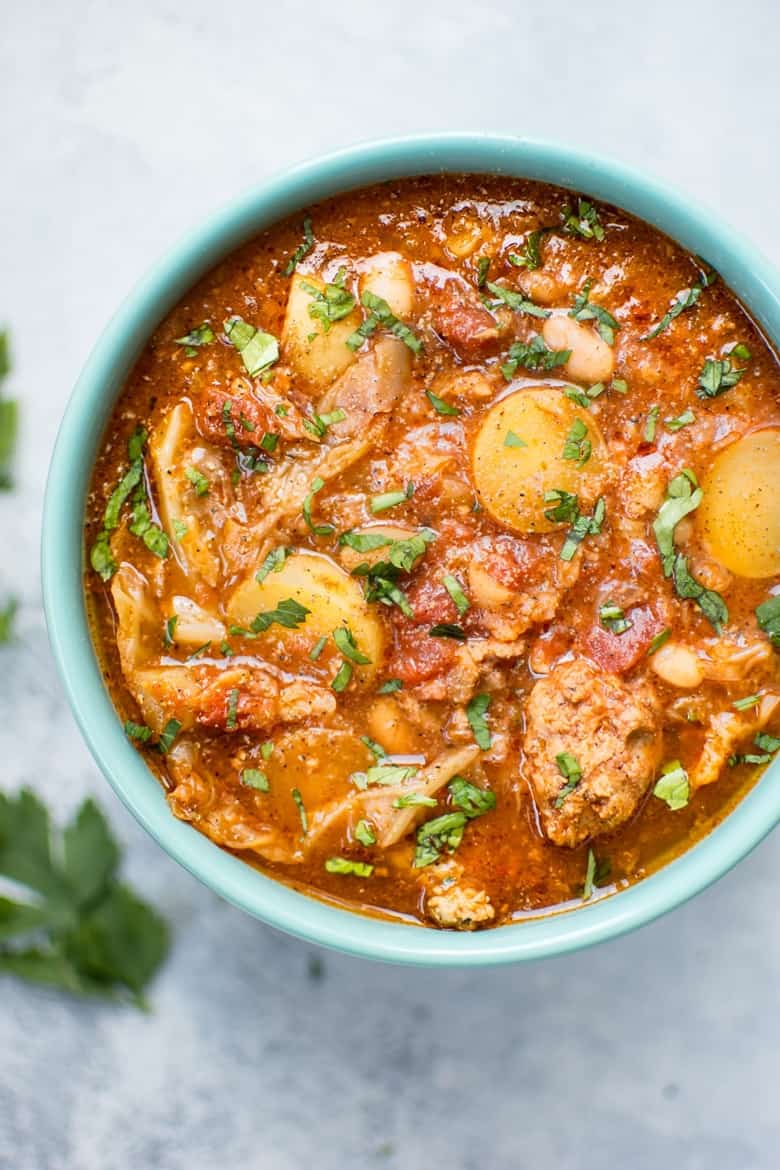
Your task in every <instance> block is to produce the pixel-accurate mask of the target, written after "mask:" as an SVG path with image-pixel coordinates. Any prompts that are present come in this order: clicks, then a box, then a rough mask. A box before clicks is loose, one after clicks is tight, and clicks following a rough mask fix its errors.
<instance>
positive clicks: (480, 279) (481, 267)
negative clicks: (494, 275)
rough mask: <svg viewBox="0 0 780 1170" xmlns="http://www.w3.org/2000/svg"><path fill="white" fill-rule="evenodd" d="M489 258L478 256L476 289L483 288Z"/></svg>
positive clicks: (488, 269) (488, 266)
mask: <svg viewBox="0 0 780 1170" xmlns="http://www.w3.org/2000/svg"><path fill="white" fill-rule="evenodd" d="M490 265H491V258H490V256H480V258H479V260H478V261H477V288H484V285H485V281H486V280H487V274H488V272H489V271H490Z"/></svg>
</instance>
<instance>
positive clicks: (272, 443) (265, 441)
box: [241, 418, 279, 455]
mask: <svg viewBox="0 0 780 1170" xmlns="http://www.w3.org/2000/svg"><path fill="white" fill-rule="evenodd" d="M241 423H242V425H243V426H244V427H246V422H245V420H244V419H243V418H242V419H241ZM250 429H251V430H254V427H251V428H250ZM278 446H279V436H278V435H277V434H275V433H274V432H273V431H266V432H265V434H264V435H263V437H262V439H261V440H260V447H261V448H262V450H263V451H267V452H268V454H269V455H272V454H273V453H274V451H275V450H276V448H277V447H278Z"/></svg>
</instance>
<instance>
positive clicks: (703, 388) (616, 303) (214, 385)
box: [86, 176, 780, 930]
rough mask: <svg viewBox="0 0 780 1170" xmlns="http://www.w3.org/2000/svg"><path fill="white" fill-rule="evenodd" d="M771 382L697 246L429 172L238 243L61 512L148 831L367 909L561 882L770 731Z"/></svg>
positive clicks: (728, 794)
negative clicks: (74, 526) (139, 783)
mask: <svg viewBox="0 0 780 1170" xmlns="http://www.w3.org/2000/svg"><path fill="white" fill-rule="evenodd" d="M779 395H780V377H779V374H778V365H777V359H776V356H775V354H774V353H773V352H772V351H771V349H770V348H769V347H768V345H767V343H766V342H765V340H764V339H763V338H762V336H761V335H760V333H759V332H758V330H757V328H756V326H755V325H754V324H753V322H752V321H751V320H750V318H749V317H748V316H747V315H746V313H745V311H744V309H743V308H742V307H741V305H740V304H739V302H738V301H737V300H736V298H735V297H734V296H733V294H732V293H730V292H729V290H728V289H727V288H725V287H724V286H723V283H722V282H721V281H720V280H719V279H718V277H717V274H716V273H715V272H714V271H713V270H712V269H711V268H710V267H709V266H708V265H707V264H706V262H705V261H703V260H700V259H698V258H695V257H692V256H690V255H687V254H686V253H685V252H684V251H683V250H682V249H681V248H679V247H678V246H677V245H675V244H674V243H672V242H671V241H670V240H669V239H667V238H666V237H665V236H663V235H661V234H659V233H658V232H657V231H656V230H654V229H653V228H651V227H649V226H648V225H647V224H644V223H641V222H639V221H637V220H636V219H633V218H632V217H631V216H629V215H627V214H625V213H623V212H621V211H619V210H617V209H615V208H613V207H608V206H602V205H598V204H596V203H594V202H593V201H591V200H590V199H588V198H586V197H582V196H579V195H575V194H572V193H570V192H566V191H563V190H560V189H557V188H553V187H549V186H542V185H539V184H534V183H530V182H524V181H520V180H514V179H508V178H498V177H483V176H437V177H424V178H417V179H409V180H403V181H399V182H394V183H391V184H386V185H381V186H376V187H373V188H370V189H365V190H361V191H357V192H352V193H348V194H344V195H340V196H338V197H336V198H334V199H331V200H329V201H327V202H324V203H322V204H320V205H318V206H316V207H313V208H311V209H310V210H309V211H308V213H305V214H301V215H296V216H294V217H292V218H290V219H288V220H286V221H285V222H282V223H279V224H277V225H276V226H274V227H272V228H269V229H268V230H267V231H265V232H263V233H262V234H260V235H258V236H257V237H256V238H255V239H253V240H251V241H250V242H249V243H247V244H246V245H244V246H243V247H241V248H240V249H239V250H238V251H236V252H235V253H234V254H233V255H231V256H230V257H228V258H227V259H226V260H225V261H224V263H222V264H221V265H220V266H219V267H217V268H216V269H214V270H213V271H212V272H210V273H209V274H208V275H207V276H206V277H204V279H203V280H202V281H201V282H200V283H199V284H198V285H197V286H196V287H195V288H194V289H193V290H192V291H191V292H190V293H189V294H188V295H187V296H186V297H185V298H184V299H183V300H182V301H181V303H180V304H179V305H178V306H177V307H176V308H175V309H174V310H173V312H172V313H171V314H170V315H169V316H168V317H167V318H166V320H165V321H163V322H162V324H161V325H160V327H159V328H158V329H157V331H156V333H155V334H154V336H153V337H152V338H151V340H150V341H149V343H148V345H147V346H146V348H145V350H144V352H143V353H142V354H141V356H140V358H139V360H138V362H137V365H136V367H135V369H134V370H133V372H132V374H131V376H130V378H129V379H128V381H127V384H126V386H125V387H124V389H123V391H122V394H121V396H120V398H119V400H118V403H117V405H116V407H115V409H114V412H113V415H112V418H111V420H110V424H109V426H108V429H107V432H106V435H105V437H104V440H103V443H102V447H101V450H100V453H99V457H98V460H97V464H96V468H95V472H94V477H93V482H92V490H91V493H90V496H89V503H88V511H87V518H86V541H87V549H88V557H89V567H88V569H87V573H86V592H87V599H88V607H89V612H90V618H91V623H92V628H93V631H94V641H95V646H96V648H97V651H98V654H99V656H100V659H101V662H102V664H103V667H104V673H105V678H106V683H107V686H108V687H109V689H110V692H111V694H112V697H113V700H114V702H115V705H116V708H117V711H118V713H119V716H120V718H121V719H122V720H123V721H124V724H125V730H126V732H127V734H128V735H129V736H130V738H131V739H132V740H133V742H134V743H135V744H136V745H137V746H138V749H139V750H140V751H142V752H143V753H144V755H145V757H146V759H147V761H148V763H149V765H150V767H152V768H153V769H154V771H155V772H156V773H157V775H158V776H159V778H160V781H161V783H162V784H163V785H164V786H165V790H166V793H167V798H168V802H169V804H170V808H171V812H172V814H173V815H175V816H177V817H180V818H182V819H183V820H186V821H189V822H190V823H191V824H192V825H194V826H195V827H196V828H197V829H198V830H200V831H201V832H202V833H204V834H206V835H207V836H208V837H210V838H211V839H212V840H213V841H215V842H216V843H217V844H218V845H220V846H222V847H223V848H225V849H228V850H231V851H233V852H235V853H236V854H238V855H240V856H241V857H242V858H245V859H246V860H247V861H248V862H250V863H251V864H253V865H256V866H259V867H260V868H261V869H262V870H263V871H264V872H266V873H268V874H270V875H272V876H273V877H275V878H277V879H279V880H281V881H284V882H287V883H289V884H292V885H294V886H296V887H298V888H300V889H303V890H305V891H307V892H308V893H311V894H315V895H317V896H319V897H322V898H326V899H330V900H333V901H337V902H338V903H340V904H342V905H346V906H348V907H350V908H352V909H355V910H360V911H362V912H364V913H372V914H379V915H383V916H391V917H400V918H403V919H406V920H410V921H414V922H419V923H423V924H426V925H430V926H437V927H442V928H452V929H459V930H469V929H475V928H478V927H490V926H495V925H499V924H502V923H505V922H507V921H510V920H512V919H515V918H519V917H522V916H524V915H528V914H538V913H542V912H549V911H550V910H552V909H553V908H560V907H563V906H571V905H579V904H581V902H582V901H583V900H584V901H588V900H591V899H595V898H599V897H604V896H607V895H608V894H610V893H612V892H614V891H615V890H616V889H619V888H621V887H623V886H625V885H626V884H628V883H631V882H634V881H637V880H639V879H641V878H642V877H644V876H645V875H647V874H648V873H650V872H651V871H653V870H654V869H655V868H657V867H658V866H659V865H661V864H664V863H665V862H667V861H668V860H669V859H671V858H672V857H674V856H675V855H677V854H679V853H680V852H681V851H682V850H684V849H686V848H688V847H689V846H690V845H692V844H693V843H695V842H696V841H697V840H698V839H699V838H700V837H701V836H702V835H703V834H705V833H707V832H709V831H710V830H711V829H712V827H713V826H714V825H715V824H717V822H718V821H719V820H720V819H722V818H723V817H724V816H725V815H726V814H727V813H728V811H729V810H730V809H731V808H732V807H733V805H734V803H735V802H736V801H737V800H738V799H739V798H740V796H741V795H742V794H743V793H744V792H745V791H746V790H747V789H748V787H749V786H750V785H751V784H752V783H753V782H754V781H755V778H756V776H757V775H758V774H759V773H760V771H761V769H762V768H763V767H764V766H765V765H766V764H767V763H768V762H769V761H770V759H771V758H772V756H773V755H774V753H775V752H776V750H777V749H778V747H780V738H776V735H775V733H776V732H777V731H778V727H779V726H780V708H779V707H778V701H779V700H780V689H779V687H778V682H779V679H778V667H777V662H778V659H777V651H776V647H777V646H778V645H780V589H779V588H778V586H779V585H780V500H779V499H778V487H777V475H776V467H777V462H778V455H780V410H779V409H778V399H779Z"/></svg>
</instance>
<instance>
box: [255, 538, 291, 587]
mask: <svg viewBox="0 0 780 1170" xmlns="http://www.w3.org/2000/svg"><path fill="white" fill-rule="evenodd" d="M289 555H290V550H289V548H285V547H284V545H281V544H280V545H277V547H276V548H272V549H271V551H270V552H269V554H268V556H267V557H266V558H265V560H264V561H263V563H262V565H261V566H260V568H259V569H258V570H257V572H256V573H255V581H257V583H258V585H262V583H263V581H265V579H266V577H267V576H268V574H269V573H279V572H281V569H282V565H283V564H284V562H285V561H286V560H287V558H288V556H289Z"/></svg>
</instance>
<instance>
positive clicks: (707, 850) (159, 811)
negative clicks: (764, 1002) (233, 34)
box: [42, 134, 780, 966]
mask: <svg viewBox="0 0 780 1170" xmlns="http://www.w3.org/2000/svg"><path fill="white" fill-rule="evenodd" d="M433 172H453V173H459V172H460V173H462V172H471V173H475V174H479V173H493V174H506V175H513V176H518V177H523V178H528V179H537V180H540V181H542V182H547V183H553V184H557V185H559V186H561V187H568V188H572V189H573V190H575V191H578V192H582V193H584V194H587V195H590V196H593V197H595V198H597V199H600V200H603V201H605V202H608V203H613V204H617V205H618V206H619V207H622V208H624V209H625V210H627V211H629V212H631V213H633V214H634V215H636V216H639V217H640V218H641V219H644V220H647V221H648V222H649V223H651V224H653V225H654V226H656V227H657V228H659V229H660V230H661V231H663V232H665V233H666V234H667V235H669V236H671V237H673V238H674V239H675V240H677V241H679V243H681V244H682V245H683V247H685V248H687V249H688V250H689V251H691V252H694V253H696V254H698V255H701V256H703V257H705V258H706V259H707V261H708V262H709V263H710V264H712V265H713V266H714V267H715V268H716V269H717V270H718V271H719V272H720V273H721V275H722V277H723V279H724V280H725V282H726V283H727V284H728V285H729V286H730V287H731V288H732V289H733V290H734V292H735V293H736V294H737V296H738V297H739V298H740V300H742V301H743V303H744V304H745V305H746V306H747V308H748V309H749V311H750V312H751V314H752V316H753V317H754V318H755V319H756V320H757V321H758V322H759V323H760V324H761V326H762V327H763V329H764V330H765V332H766V334H767V335H768V336H769V337H770V338H772V339H774V341H775V343H777V342H778V341H780V277H778V274H777V273H775V272H774V271H773V270H772V268H771V267H770V266H769V265H768V264H767V263H766V261H765V260H764V259H763V258H762V257H761V256H760V255H759V254H758V253H757V252H756V251H755V250H754V249H753V248H752V247H751V246H750V245H749V244H747V243H745V242H744V241H743V240H741V239H740V238H739V237H738V236H737V235H735V234H734V232H733V231H732V230H731V229H730V228H728V227H726V226H725V225H724V224H722V223H719V222H718V220H717V218H716V217H715V216H713V214H712V213H710V212H709V211H705V210H703V209H701V208H699V207H698V206H696V205H694V204H693V203H691V202H690V200H688V199H687V198H685V197H682V196H681V195H679V194H676V193H674V192H673V191H670V190H668V189H666V188H664V187H662V186H660V185H659V184H657V183H655V182H654V181H652V180H651V179H649V178H647V177H644V176H642V175H639V174H637V173H635V172H633V171H630V170H627V169H626V168H624V167H623V166H621V165H619V164H617V163H615V162H611V161H608V160H605V159H599V158H594V157H593V156H592V155H586V154H581V153H578V152H577V151H574V150H571V149H568V148H566V147H562V146H555V145H551V144H548V143H542V142H535V141H528V140H525V139H517V138H511V137H502V136H492V135H484V134H453V135H448V134H439V135H432V136H423V137H417V138H407V139H398V140H391V141H385V142H375V143H370V144H368V145H364V146H358V147H353V148H351V149H348V150H345V151H342V152H340V153H337V154H332V155H328V156H327V157H324V158H320V159H318V160H316V161H313V162H310V163H306V164H304V165H302V166H299V167H297V168H295V169H293V170H290V171H287V172H285V173H284V174H282V175H279V176H278V177H275V178H271V179H269V180H266V181H265V182H263V183H262V184H261V185H260V186H259V187H257V188H256V189H255V190H252V191H250V192H248V193H247V194H245V195H244V196H242V197H241V198H239V199H238V200H236V201H235V202H234V203H232V204H230V205H229V206H228V207H226V208H224V209H223V210H221V211H219V212H217V213H216V214H215V215H213V216H212V217H211V218H210V219H209V220H208V221H207V222H206V223H205V224H203V226H201V227H200V228H199V229H197V230H196V231H194V232H192V233H191V234H190V235H188V236H187V237H186V238H185V239H184V240H183V241H181V242H180V243H179V244H178V245H176V246H175V247H174V248H173V249H172V250H171V251H170V252H169V253H168V254H167V255H166V256H165V258H164V259H163V260H162V261H161V262H160V263H159V264H158V265H157V266H156V267H155V268H154V269H153V271H152V272H151V273H150V274H149V275H148V276H147V277H146V279H145V280H144V281H143V282H142V283H141V284H140V285H139V286H138V287H137V288H136V289H135V291H134V292H133V293H132V294H131V295H130V296H129V298H128V299H127V300H126V301H125V303H124V304H123V305H122V307H121V308H120V309H119V311H118V312H117V314H116V316H115V317H114V318H113V320H112V321H111V322H110V324H109V325H108V327H107V328H106V330H105V332H104V333H103V335H102V337H101V338H100V340H99V341H98V343H97V345H96V346H95V349H94V351H93V353H92V355H91V356H90V358H89V361H88V363H87V365H86V367H85V369H84V371H83V373H82V375H81V377H80V379H79V381H78V384H77V385H76V387H75V389H74V391H73V394H72V396H71V399H70V402H69V404H68V407H67V410H66V413H65V416H64V419H63V422H62V426H61V429H60V433H59V437H58V440H57V445H56V449H55V451H54V455H53V458H52V463H51V468H50V473H49V481H48V485H47V492H46V501H45V508H44V524H43V547H42V554H43V590H44V604H45V609H46V616H47V621H48V626H49V634H50V638H51V644H52V647H53V650H54V655H55V659H56V661H57V665H58V668H59V671H60V675H61V677H62V680H63V683H64V685H65V689H66V691H67V694H68V698H69V700H70V703H71V706H72V708H73V711H74V714H75V716H76V719H77V720H78V723H79V725H80V727H81V730H82V732H83V734H84V737H85V739H86V741H87V743H88V745H89V747H90V750H91V751H92V754H93V755H94V757H95V759H96V761H97V763H98V765H99V766H100V768H101V770H102V772H103V773H104V775H105V776H106V777H107V779H108V780H109V782H110V783H111V785H112V786H113V788H114V790H115V791H116V792H117V794H118V795H119V796H120V798H121V799H122V800H123V801H124V803H125V804H126V805H127V807H128V808H129V809H130V811H131V812H132V813H133V815H134V816H135V817H136V818H137V819H138V821H140V823H141V824H142V825H143V826H144V827H145V828H146V829H147V830H148V831H149V833H151V835H152V836H153V837H154V838H155V839H156V840H157V841H158V842H159V844H160V845H161V846H162V847H163V848H164V849H165V850H166V851H167V852H168V853H169V854H170V855H171V856H172V857H174V858H176V860H177V861H179V862H180V863H181V864H182V865H184V866H185V867H186V868H187V869H189V870H190V872H191V873H193V874H194V875H195V876H196V877H198V878H199V879H200V880H201V881H202V882H204V883H205V884H206V885H207V886H209V887H210V888H211V889H212V890H214V891H215V892H216V893H217V894H219V895H221V896H222V897H224V898H226V899H227V900H229V901H230V902H233V903H234V904H235V905H237V906H240V907H241V908H242V909H244V910H246V911H248V912H249V913H250V914H253V915H255V916H256V917H258V918H260V919H263V920H264V921H265V922H267V923H270V924H271V925H272V926H275V927H278V928H280V929H282V930H285V931H288V932H290V933H291V934H295V935H298V936H300V937H302V938H304V939H307V940H309V941H311V942H315V943H321V944H323V945H326V946H331V947H336V948H338V949H340V950H342V951H346V952H349V953H351V954H355V955H361V956H365V957H370V958H376V959H383V960H388V961H395V962H407V963H416V964H420V965H428V966H436V965H456V964H458V965H466V964H468V965H484V964H490V963H505V962H514V961H517V960H522V959H531V958H537V957H542V956H549V955H555V954H562V953H565V952H567V951H572V950H576V949H579V948H581V947H585V946H588V945H590V944H592V943H595V942H598V941H601V940H604V939H607V938H612V937H615V936H617V935H620V934H622V933H624V932H625V931H627V930H630V929H632V928H634V927H637V926H640V925H642V924H643V923H646V922H649V921H651V920H652V919H654V918H656V917H657V916H658V915H659V914H662V913H664V912H665V911H667V910H670V909H672V908H673V907H674V906H677V905H679V904H680V903H681V902H683V901H685V900H686V899H687V898H690V897H691V896H692V895H694V894H696V893H698V892H699V891H700V890H702V889H703V888H704V887H705V886H707V885H708V884H709V883H711V882H712V881H714V880H715V879H716V878H718V877H720V876H721V875H722V874H724V873H725V872H726V871H727V870H728V869H730V868H731V866H733V865H734V864H735V863H736V862H737V861H739V860H740V858H742V857H743V856H744V855H745V854H746V853H748V852H749V850H750V849H752V848H753V847H754V846H755V845H756V844H757V843H758V842H759V841H760V840H761V838H762V837H764V836H765V834H766V833H768V832H769V830H770V829H771V828H772V827H773V826H774V825H775V824H776V823H777V821H778V819H780V762H778V763H776V764H774V765H773V766H771V767H770V768H769V769H768V770H767V772H766V773H765V774H764V776H763V777H762V778H761V780H760V781H759V783H758V784H757V785H756V786H755V788H754V789H753V790H752V791H751V792H750V793H749V794H748V795H747V796H746V797H745V798H744V799H743V800H742V801H741V802H740V804H739V805H738V806H737V808H736V809H735V810H734V811H733V812H732V813H731V814H730V815H729V816H728V817H727V818H726V819H725V820H724V821H723V823H722V824H721V825H720V826H718V828H716V829H715V830H714V831H713V832H711V833H710V834H709V836H707V837H706V838H704V839H703V840H702V841H701V842H699V843H698V844H697V845H695V846H694V847H693V848H692V849H690V850H689V851H688V852H687V853H685V854H684V855H683V856H681V857H680V858H678V859H677V860H675V861H673V862H672V863H670V864H669V865H667V866H666V867H665V868H663V869H661V870H660V871H659V872H657V873H655V874H654V875H653V876H651V877H649V878H647V879H645V880H644V881H641V882H639V883H637V884H636V885H634V886H631V887H630V888H628V889H626V890H623V891H620V892H618V893H615V894H612V895H610V896H606V897H603V898H601V899H600V900H597V901H593V902H590V903H588V904H585V905H582V906H580V907H578V908H576V909H572V910H567V911H558V912H555V913H552V914H547V915H545V916H543V917H535V918H527V919H524V920H523V921H519V922H516V923H512V924H510V925H506V926H501V927H498V928H495V929H492V930H488V931H484V932H482V933H475V934H457V933H453V932H443V931H437V930H434V929H426V928H424V927H420V926H416V925H407V924H404V923H400V922H391V921H386V920H381V919H378V918H371V917H366V916H364V915H361V914H357V913H355V912H353V911H350V910H346V909H343V908H340V907H338V906H335V905H332V904H328V903H325V902H323V901H319V900H317V899H315V898H313V897H310V896H308V895H304V894H301V893H298V892H297V891H295V890H293V889H291V888H289V887H287V886H285V885H283V884H281V883H280V882H277V881H274V880H273V879H271V878H268V877H265V876H264V875H263V874H262V873H260V872H259V871H257V870H255V869H253V868H251V867H250V866H249V865H247V864H246V863H244V862H242V861H240V860H239V859H238V858H236V857H234V856H232V855H230V854H228V853H225V852H224V851H222V850H221V849H219V847H218V846H216V845H214V844H213V843H212V842H211V841H209V840H208V839H207V838H206V837H204V836H202V835H201V834H200V833H198V832H197V831H196V830H195V829H193V828H192V827H191V826H190V825H187V824H184V823H182V822H181V821H178V820H176V819H175V818H174V817H173V815H172V814H171V813H170V812H169V810H168V806H167V804H166V802H165V798H164V795H163V792H162V789H161V787H160V785H159V784H158V782H157V781H156V779H155V778H154V776H153V775H152V773H151V772H150V771H149V769H148V768H147V766H146V764H145V763H144V760H143V757H142V756H141V755H140V754H139V753H138V752H137V751H136V750H135V748H134V747H133V746H132V745H131V744H130V743H129V742H128V741H127V739H126V737H125V735H124V733H123V730H122V727H121V724H120V721H119V719H118V718H117V716H116V713H115V711H114V709H113V706H112V704H111V701H110V699H109V696H108V694H107V692H106V689H105V687H104V685H103V682H102V679H101V675H100V671H99V668H98V665H97V661H96V658H95V655H94V652H93V649H92V644H91V641H90V634H89V629H88V626H87V620H86V612H85V606H84V597H83V585H82V574H83V564H84V562H83V549H82V523H83V516H84V508H85V500H86V493H87V487H88V481H89V476H90V470H91V467H92V465H93V461H94V459H95V456H96V452H97V447H98V444H99V442H100V438H101V435H102V433H103V429H104V427H105V425H106V422H107V419H108V417H109V415H110V412H111V409H112V407H113V404H114V402H115V400H116V397H117V395H118V393H119V391H120V389H121V387H122V384H123V382H124V380H125V378H126V376H127V374H128V373H129V371H130V369H131V367H132V365H133V363H134V361H135V360H136V358H137V356H138V354H139V353H140V351H141V349H142V347H143V345H144V344H145V342H146V340H147V339H148V337H149V336H150V334H151V333H152V332H153V331H154V329H155V327H156V326H157V324H158V323H159V321H160V320H161V319H162V318H163V317H164V316H165V315H166V314H167V313H168V312H169V311H170V310H171V309H172V308H173V306H174V305H175V304H176V303H177V301H178V300H179V299H180V298H181V297H182V296H183V294H184V293H185V292H186V291H187V290H188V289H189V288H190V287H191V286H192V285H193V284H194V283H195V282H196V281H197V280H198V279H199V278H200V277H201V276H202V275H203V274H204V273H205V272H206V271H207V270H208V269H209V268H211V267H212V266H213V265H214V264H215V263H217V262H218V261H219V260H221V259H222V258H223V257H225V256H226V255H227V254H228V253H230V252H231V251H232V250H233V249H234V248H236V247H237V246H238V245H239V244H241V243H242V242H243V241H245V240H246V239H248V238H250V237H251V236H252V235H254V234H255V233H256V232H258V231H260V230H261V229H263V228H265V227H267V226H268V225H270V224H272V223H274V221H276V220H278V219H280V218H282V217H284V216H287V215H289V214H291V213H292V212H294V211H297V210H301V209H304V208H306V207H308V206H311V205H312V204H314V203H316V202H317V201H318V200H321V199H324V198H326V197H328V196H330V195H333V194H336V193H338V192H340V191H344V190H349V189H354V188H356V187H362V186H365V185H367V184H370V183H375V182H378V181H381V180H391V179H394V178H400V177H402V176H409V175H420V174H428V173H433Z"/></svg>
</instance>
